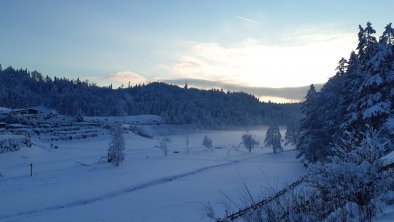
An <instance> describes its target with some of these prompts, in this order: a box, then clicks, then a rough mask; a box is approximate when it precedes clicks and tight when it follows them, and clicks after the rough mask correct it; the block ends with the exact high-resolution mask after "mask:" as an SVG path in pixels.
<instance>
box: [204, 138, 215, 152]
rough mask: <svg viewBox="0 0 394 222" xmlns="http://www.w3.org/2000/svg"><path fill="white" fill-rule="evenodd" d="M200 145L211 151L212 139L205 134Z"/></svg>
mask: <svg viewBox="0 0 394 222" xmlns="http://www.w3.org/2000/svg"><path fill="white" fill-rule="evenodd" d="M202 145H203V146H204V147H205V149H207V150H211V151H212V148H213V146H212V139H211V138H210V137H208V136H207V135H205V136H204V139H203V140H202Z"/></svg>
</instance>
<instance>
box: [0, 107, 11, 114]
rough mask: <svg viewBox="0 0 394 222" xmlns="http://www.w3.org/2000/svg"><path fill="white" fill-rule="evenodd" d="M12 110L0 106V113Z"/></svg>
mask: <svg viewBox="0 0 394 222" xmlns="http://www.w3.org/2000/svg"><path fill="white" fill-rule="evenodd" d="M11 111H12V110H11V109H10V108H7V107H0V113H10V112H11Z"/></svg>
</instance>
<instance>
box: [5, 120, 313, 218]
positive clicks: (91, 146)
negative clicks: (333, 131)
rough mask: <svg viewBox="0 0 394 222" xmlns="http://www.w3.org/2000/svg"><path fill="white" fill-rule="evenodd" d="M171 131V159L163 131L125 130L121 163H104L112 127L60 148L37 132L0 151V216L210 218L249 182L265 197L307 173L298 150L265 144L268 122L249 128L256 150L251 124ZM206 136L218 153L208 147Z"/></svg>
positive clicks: (251, 188) (255, 193)
mask: <svg viewBox="0 0 394 222" xmlns="http://www.w3.org/2000/svg"><path fill="white" fill-rule="evenodd" d="M160 127H161V129H160V130H161V131H165V129H163V126H160ZM151 130H152V129H151ZM160 130H159V131H160ZM171 132H173V133H171V134H169V135H166V136H167V137H169V138H170V140H171V142H170V143H169V144H168V148H169V154H168V156H167V157H165V156H164V154H163V152H162V151H161V150H160V148H159V141H158V139H159V137H154V138H153V139H147V138H143V137H141V136H138V135H135V134H133V133H131V132H129V133H125V134H124V137H125V139H126V159H125V161H124V163H123V164H122V165H121V166H120V167H117V168H116V167H113V166H112V165H109V164H107V163H99V160H100V158H101V157H105V156H106V153H107V149H108V143H109V141H110V136H109V134H108V132H107V131H105V130H103V131H102V132H101V133H100V134H99V136H98V137H95V138H87V139H82V140H71V141H56V142H54V144H53V147H55V146H57V147H58V148H57V149H53V148H52V149H51V145H50V143H49V142H48V141H47V140H45V141H44V140H42V139H39V138H36V137H33V138H32V140H33V143H34V144H35V146H33V147H32V148H22V149H21V150H20V151H18V152H12V153H3V154H0V172H1V173H2V174H3V178H0V197H1V201H0V209H1V210H0V221H65V222H66V221H67V222H68V221H128V222H129V221H182V222H186V221H209V220H208V219H207V218H203V212H202V208H203V206H204V205H206V204H208V203H209V204H210V205H211V206H212V207H213V208H214V209H215V211H216V212H217V214H218V216H222V215H223V214H224V210H225V209H224V205H223V202H224V201H225V200H226V197H225V196H229V197H230V198H232V199H234V200H236V201H237V200H239V197H240V193H241V191H242V189H243V186H244V184H246V185H247V186H248V187H249V189H250V191H251V192H252V194H254V195H255V196H256V198H257V199H258V197H259V196H260V194H261V193H262V191H265V193H267V191H268V193H269V192H273V191H275V190H279V189H280V188H281V187H283V186H284V185H285V184H288V183H291V182H292V181H294V180H296V179H297V178H299V177H301V176H302V175H304V174H305V169H304V167H303V166H302V164H301V163H299V160H297V159H296V158H295V155H296V152H295V151H286V152H283V153H278V154H272V149H268V148H263V146H262V144H263V142H264V135H265V132H266V128H265V127H261V128H254V129H251V130H250V132H251V133H253V134H255V135H256V136H257V139H258V140H259V141H260V145H259V146H258V147H257V148H255V149H254V150H253V151H252V153H248V152H247V150H246V149H245V148H244V147H242V146H240V142H241V136H242V134H243V133H245V132H246V131H245V130H228V131H223V130H222V131H190V130H182V129H178V130H172V131H171ZM205 135H207V136H209V137H211V138H212V141H213V147H214V149H213V151H210V150H206V149H205V148H204V147H203V146H202V140H203V137H204V136H205ZM282 135H284V132H283V134H282ZM187 140H188V141H189V148H190V152H188V151H187V148H186V141H187ZM290 149H292V147H285V150H290ZM30 163H32V164H33V176H32V177H30V175H29V174H30Z"/></svg>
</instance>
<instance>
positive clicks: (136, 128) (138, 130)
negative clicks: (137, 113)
mask: <svg viewBox="0 0 394 222" xmlns="http://www.w3.org/2000/svg"><path fill="white" fill-rule="evenodd" d="M130 131H131V132H133V133H134V134H137V135H140V136H142V137H145V138H149V139H152V138H153V136H152V135H151V134H150V133H148V132H147V131H146V130H145V129H144V128H143V127H142V126H137V125H130Z"/></svg>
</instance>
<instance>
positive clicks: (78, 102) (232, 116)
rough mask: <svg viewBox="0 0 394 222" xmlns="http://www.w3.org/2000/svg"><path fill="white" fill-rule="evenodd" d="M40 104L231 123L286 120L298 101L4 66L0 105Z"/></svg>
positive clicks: (103, 113)
mask: <svg viewBox="0 0 394 222" xmlns="http://www.w3.org/2000/svg"><path fill="white" fill-rule="evenodd" d="M38 105H44V106H48V107H50V108H54V109H56V110H57V111H58V112H59V113H60V114H64V115H72V116H75V115H76V114H77V113H78V112H82V113H83V115H89V116H125V115H140V114H152V115H159V116H161V117H163V119H164V120H165V121H166V122H167V123H172V124H196V125H200V126H207V127H227V126H245V125H258V124H264V123H267V122H269V121H272V119H275V120H276V121H277V122H279V123H282V124H285V123H286V122H287V121H288V120H289V119H291V118H292V116H293V114H294V113H297V111H298V110H299V107H300V106H299V104H274V103H264V102H260V101H259V99H258V98H256V97H255V96H253V95H250V94H247V93H243V92H230V91H224V90H220V89H211V90H201V89H196V88H190V87H186V85H185V87H179V86H176V85H170V84H166V83H160V82H153V83H149V84H146V85H145V84H142V85H135V86H131V85H129V86H128V87H125V88H120V87H119V88H112V85H110V86H108V87H100V86H98V85H97V84H95V83H90V82H89V81H80V80H79V79H76V80H70V79H67V78H58V77H54V78H53V79H52V78H51V77H49V76H45V77H44V76H43V75H42V74H41V73H39V72H37V71H33V72H29V71H28V70H26V69H14V68H13V67H7V68H5V69H2V68H1V66H0V106H4V107H9V108H25V107H34V106H38Z"/></svg>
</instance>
